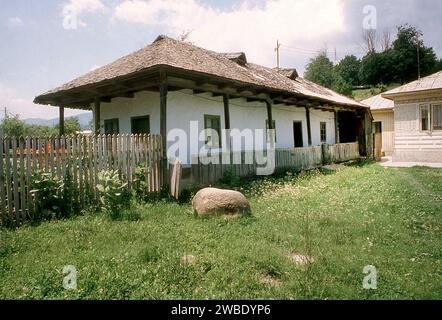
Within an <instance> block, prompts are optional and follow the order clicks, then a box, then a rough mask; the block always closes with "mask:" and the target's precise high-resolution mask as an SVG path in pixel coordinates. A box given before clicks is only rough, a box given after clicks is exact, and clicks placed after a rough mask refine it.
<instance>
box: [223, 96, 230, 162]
mask: <svg viewBox="0 0 442 320" xmlns="http://www.w3.org/2000/svg"><path fill="white" fill-rule="evenodd" d="M223 102H224V127H225V130H226V151H228V152H229V153H231V151H232V150H231V149H232V139H231V137H230V105H229V95H228V94H224V95H223ZM220 139H221V137H220ZM230 160H231V159H230ZM223 162H224V161H223ZM230 163H231V162H230Z"/></svg>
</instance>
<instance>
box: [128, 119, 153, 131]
mask: <svg viewBox="0 0 442 320" xmlns="http://www.w3.org/2000/svg"><path fill="white" fill-rule="evenodd" d="M131 133H132V134H150V119H149V116H142V117H133V118H131Z"/></svg>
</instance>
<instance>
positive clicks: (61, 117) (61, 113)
mask: <svg viewBox="0 0 442 320" xmlns="http://www.w3.org/2000/svg"><path fill="white" fill-rule="evenodd" d="M58 112H59V115H58V117H59V134H60V136H62V135H64V107H59V108H58Z"/></svg>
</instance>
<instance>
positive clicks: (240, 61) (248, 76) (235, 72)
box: [35, 36, 366, 108]
mask: <svg viewBox="0 0 442 320" xmlns="http://www.w3.org/2000/svg"><path fill="white" fill-rule="evenodd" d="M158 66H167V67H171V68H174V69H176V70H180V71H183V72H197V73H199V74H206V75H209V76H211V77H216V78H222V79H226V80H232V81H235V82H238V83H242V84H244V85H253V86H256V87H261V88H264V89H268V90H275V91H278V92H281V91H283V92H287V93H289V94H294V95H296V96H306V97H309V98H316V99H319V100H322V101H325V102H330V103H334V104H340V105H346V106H355V107H363V108H365V107H366V106H364V105H363V104H361V103H359V102H356V101H354V100H352V99H350V98H347V97H345V96H343V95H340V94H338V93H336V92H334V91H332V90H330V89H326V88H324V87H322V86H319V85H317V84H314V83H312V82H310V81H307V80H305V79H303V78H300V77H296V78H294V77H293V72H290V74H289V76H290V77H292V78H294V79H290V77H287V74H286V73H287V72H286V73H284V72H281V73H280V72H278V71H277V70H274V69H271V68H267V67H264V66H260V65H257V64H252V63H248V62H247V59H246V55H245V54H244V53H234V54H225V53H224V54H223V53H217V52H214V51H209V50H206V49H203V48H199V47H197V46H194V45H192V44H190V43H188V42H183V41H178V40H175V39H172V38H169V37H166V36H159V37H158V38H157V39H156V40H155V41H154V42H153V43H152V44H151V45H148V46H147V47H145V48H143V49H141V50H138V51H136V52H134V53H132V54H129V55H127V56H125V57H122V58H120V59H118V60H116V61H114V62H112V63H110V64H108V65H106V66H104V67H101V68H98V69H96V70H93V71H91V72H89V73H87V74H85V75H83V76H81V77H79V78H77V79H75V80H72V81H70V82H68V83H66V84H64V85H62V86H60V87H58V88H55V89H53V90H51V91H49V92H47V93H45V94H43V95H41V96H39V97H37V98H36V99H35V102H36V103H41V104H48V103H50V102H51V101H52V100H51V99H54V98H55V97H57V96H58V97H60V96H61V95H64V94H69V92H70V91H71V90H75V92H78V91H79V90H80V89H82V88H83V87H84V88H85V89H86V88H88V87H90V86H92V85H98V84H100V83H102V82H106V81H109V80H112V79H115V80H118V79H123V78H124V77H125V76H128V75H134V74H137V73H140V72H146V71H148V70H149V69H152V68H154V67H158Z"/></svg>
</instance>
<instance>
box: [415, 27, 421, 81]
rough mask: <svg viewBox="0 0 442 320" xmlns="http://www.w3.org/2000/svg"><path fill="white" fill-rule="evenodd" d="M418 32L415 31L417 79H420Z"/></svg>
mask: <svg viewBox="0 0 442 320" xmlns="http://www.w3.org/2000/svg"><path fill="white" fill-rule="evenodd" d="M419 35H420V34H419V32H417V33H416V48H417V79H418V80H420V79H421V57H420V41H419Z"/></svg>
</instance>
